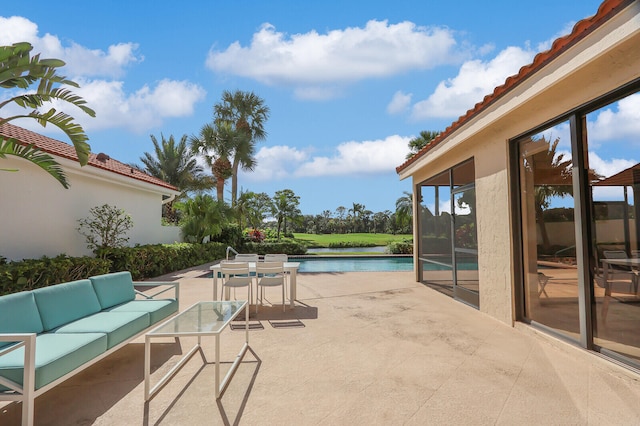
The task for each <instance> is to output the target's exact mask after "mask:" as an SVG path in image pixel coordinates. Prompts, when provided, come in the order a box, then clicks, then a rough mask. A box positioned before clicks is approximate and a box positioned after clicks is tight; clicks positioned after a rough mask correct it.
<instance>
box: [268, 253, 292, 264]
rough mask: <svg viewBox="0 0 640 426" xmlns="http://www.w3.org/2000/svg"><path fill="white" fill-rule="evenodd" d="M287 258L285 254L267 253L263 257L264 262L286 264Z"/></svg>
mask: <svg viewBox="0 0 640 426" xmlns="http://www.w3.org/2000/svg"><path fill="white" fill-rule="evenodd" d="M288 260H289V256H288V255H287V254H286V253H267V254H265V255H264V261H265V262H287V261H288Z"/></svg>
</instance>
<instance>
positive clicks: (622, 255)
mask: <svg viewBox="0 0 640 426" xmlns="http://www.w3.org/2000/svg"><path fill="white" fill-rule="evenodd" d="M602 254H603V255H604V257H606V258H607V259H627V258H628V256H627V252H626V251H624V250H605V251H603V252H602Z"/></svg>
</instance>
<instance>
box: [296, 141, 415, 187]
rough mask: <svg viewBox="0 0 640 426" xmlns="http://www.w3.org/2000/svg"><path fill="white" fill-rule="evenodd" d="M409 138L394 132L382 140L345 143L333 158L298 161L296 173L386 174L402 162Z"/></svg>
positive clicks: (407, 150) (325, 174) (328, 174)
mask: <svg viewBox="0 0 640 426" xmlns="http://www.w3.org/2000/svg"><path fill="white" fill-rule="evenodd" d="M409 140H410V138H407V137H401V136H398V135H394V136H389V137H387V138H386V139H384V140H375V141H363V142H355V141H352V142H345V143H342V144H340V145H338V147H337V148H336V151H337V152H336V154H335V155H334V156H333V157H314V158H312V159H311V160H310V161H308V162H306V163H304V164H302V165H301V166H300V167H299V168H298V169H297V170H296V172H295V175H296V176H300V177H308V176H341V175H358V174H377V173H389V172H393V171H394V170H395V167H396V166H397V165H398V164H400V163H402V162H403V161H404V160H405V159H406V156H407V153H408V152H409V148H408V143H409Z"/></svg>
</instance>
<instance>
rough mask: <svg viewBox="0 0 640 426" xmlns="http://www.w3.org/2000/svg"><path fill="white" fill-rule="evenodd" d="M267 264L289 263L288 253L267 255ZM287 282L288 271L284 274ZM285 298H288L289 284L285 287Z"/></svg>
mask: <svg viewBox="0 0 640 426" xmlns="http://www.w3.org/2000/svg"><path fill="white" fill-rule="evenodd" d="M264 261H265V262H288V261H289V256H288V255H287V254H286V253H267V254H265V255H264ZM284 275H285V280H287V279H289V277H288V275H289V274H288V273H287V271H285V273H284ZM284 297H285V299H286V298H287V283H286V282H285V285H284Z"/></svg>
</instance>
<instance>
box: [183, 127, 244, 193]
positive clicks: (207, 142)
mask: <svg viewBox="0 0 640 426" xmlns="http://www.w3.org/2000/svg"><path fill="white" fill-rule="evenodd" d="M238 139H241V135H239V133H238V132H237V131H236V130H235V129H234V127H233V125H232V124H231V123H230V122H228V121H220V122H216V123H215V125H211V124H205V125H204V126H202V129H200V135H199V136H197V137H196V136H192V137H191V150H192V152H193V153H195V154H198V155H200V156H202V157H203V158H204V160H205V161H206V163H207V164H208V165H209V166H210V167H211V172H212V173H213V176H214V177H215V179H216V192H217V197H218V200H219V201H224V183H225V181H226V180H227V179H229V178H230V177H231V175H232V174H233V169H232V167H231V161H229V157H230V156H231V154H232V153H233V150H234V147H235V146H237V145H238Z"/></svg>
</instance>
